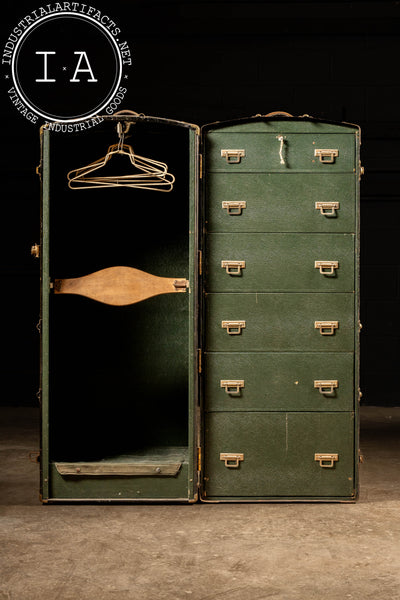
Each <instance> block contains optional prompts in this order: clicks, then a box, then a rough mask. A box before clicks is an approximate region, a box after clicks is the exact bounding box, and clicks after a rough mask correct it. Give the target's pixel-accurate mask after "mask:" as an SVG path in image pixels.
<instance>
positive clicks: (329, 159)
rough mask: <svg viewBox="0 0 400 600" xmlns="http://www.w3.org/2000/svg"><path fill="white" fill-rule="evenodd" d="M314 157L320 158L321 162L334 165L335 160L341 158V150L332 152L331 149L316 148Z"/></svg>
mask: <svg viewBox="0 0 400 600" xmlns="http://www.w3.org/2000/svg"><path fill="white" fill-rule="evenodd" d="M314 156H318V157H319V160H320V162H322V163H325V164H328V163H334V162H335V158H336V157H337V156H339V150H332V149H330V148H315V151H314Z"/></svg>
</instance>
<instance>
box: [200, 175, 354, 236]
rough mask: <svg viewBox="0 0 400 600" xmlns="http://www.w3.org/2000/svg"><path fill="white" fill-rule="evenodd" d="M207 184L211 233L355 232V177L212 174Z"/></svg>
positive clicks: (209, 228) (207, 214)
mask: <svg viewBox="0 0 400 600" xmlns="http://www.w3.org/2000/svg"><path fill="white" fill-rule="evenodd" d="M206 181H207V183H206V186H207V187H206V194H207V209H206V210H207V213H206V221H207V224H206V227H207V231H208V232H210V233H212V232H242V231H243V232H245V231H249V232H253V231H254V232H257V231H266V232H268V231H271V232H273V231H277V232H281V231H300V232H313V231H315V232H332V233H336V232H354V231H355V230H356V227H355V214H356V202H355V198H356V186H357V184H358V180H357V178H356V175H355V174H353V173H336V174H333V175H332V174H329V173H326V174H325V173H317V174H313V175H312V176H310V175H309V174H306V173H291V174H290V176H289V177H282V176H281V174H278V173H237V172H229V173H209V174H207V180H206ZM316 203H318V204H316ZM321 203H322V205H321Z"/></svg>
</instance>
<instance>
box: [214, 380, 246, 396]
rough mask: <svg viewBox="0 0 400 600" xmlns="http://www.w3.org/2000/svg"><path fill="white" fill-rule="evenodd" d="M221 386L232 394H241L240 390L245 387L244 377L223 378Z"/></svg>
mask: <svg viewBox="0 0 400 600" xmlns="http://www.w3.org/2000/svg"><path fill="white" fill-rule="evenodd" d="M220 385H221V387H222V388H225V392H226V393H227V394H229V395H230V396H234V395H236V396H237V395H239V394H240V390H241V389H242V388H244V379H221V384H220Z"/></svg>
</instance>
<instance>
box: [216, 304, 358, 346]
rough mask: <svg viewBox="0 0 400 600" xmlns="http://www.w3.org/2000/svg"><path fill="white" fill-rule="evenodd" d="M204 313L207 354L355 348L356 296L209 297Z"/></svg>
mask: <svg viewBox="0 0 400 600" xmlns="http://www.w3.org/2000/svg"><path fill="white" fill-rule="evenodd" d="M206 311H207V313H206V321H207V330H206V348H205V350H206V351H221V352H224V351H225V352H251V351H255V352H257V351H266V352H268V351H313V352H318V351H319V352H333V351H342V352H346V351H347V352H351V351H353V350H354V294H325V293H314V294H302V293H289V294H288V293H282V294H280V293H273V294H265V293H262V294H257V293H248V294H247V293H242V294H234V293H226V294H223V293H219V294H207V296H206Z"/></svg>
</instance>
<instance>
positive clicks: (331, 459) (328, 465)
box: [314, 454, 339, 469]
mask: <svg viewBox="0 0 400 600" xmlns="http://www.w3.org/2000/svg"><path fill="white" fill-rule="evenodd" d="M314 460H316V461H317V462H319V466H320V467H323V468H325V469H332V468H333V467H334V466H335V462H337V461H338V460H339V454H315V455H314Z"/></svg>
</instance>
